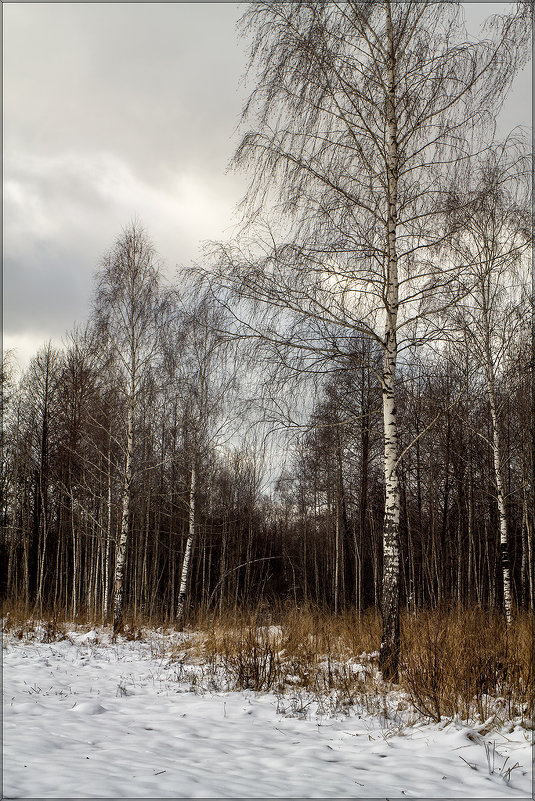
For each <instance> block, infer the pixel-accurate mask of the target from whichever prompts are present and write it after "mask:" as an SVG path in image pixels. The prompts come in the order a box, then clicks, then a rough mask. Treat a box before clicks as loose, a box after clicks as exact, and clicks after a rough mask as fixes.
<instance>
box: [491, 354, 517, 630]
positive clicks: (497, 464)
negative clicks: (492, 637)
mask: <svg viewBox="0 0 535 801" xmlns="http://www.w3.org/2000/svg"><path fill="white" fill-rule="evenodd" d="M487 387H488V394H489V403H490V416H491V420H492V452H493V457H494V480H495V482H496V497H497V501H498V519H499V523H500V553H501V566H502V576H503V606H504V611H505V619H506V621H507V625H508V626H509V625H510V624H511V622H512V619H513V603H512V597H511V571H510V567H509V536H508V526H507V514H506V508H505V492H504V486H503V478H502V475H503V474H502V458H501V448H500V432H499V429H498V415H497V412H496V396H495V392H494V376H493V373H492V367H491V365H490V364H489V365H488V369H487Z"/></svg>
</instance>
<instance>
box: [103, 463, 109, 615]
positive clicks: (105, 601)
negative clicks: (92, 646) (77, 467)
mask: <svg viewBox="0 0 535 801" xmlns="http://www.w3.org/2000/svg"><path fill="white" fill-rule="evenodd" d="M110 543H111V454H110V450H108V519H107V525H106V556H105V563H104V591H103V595H104V598H103V599H102V600H103V603H102V617H103V620H104V621H106V620H107V619H108V613H109V608H108V606H109V597H110Z"/></svg>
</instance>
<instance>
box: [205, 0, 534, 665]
mask: <svg viewBox="0 0 535 801" xmlns="http://www.w3.org/2000/svg"><path fill="white" fill-rule="evenodd" d="M523 14H524V9H523V8H522V7H520V6H519V7H518V9H517V11H516V12H514V13H512V14H511V15H509V16H502V17H495V18H493V21H492V25H491V30H490V31H489V38H487V39H485V40H482V41H472V42H470V41H468V37H467V34H466V31H465V29H464V25H463V16H462V5H461V4H459V3H456V2H449V3H436V2H406V3H394V2H360V3H359V2H322V1H321V0H315V1H314V2H299V3H297V2H257V3H253V4H251V6H250V8H249V10H248V11H247V12H246V14H245V16H244V18H243V26H244V29H245V31H246V32H247V33H248V34H250V35H251V36H252V50H251V72H253V73H255V83H256V86H255V88H254V90H253V92H252V94H251V96H250V99H249V102H248V104H247V106H246V108H245V111H244V123H245V122H249V123H252V126H253V127H252V130H250V131H248V132H247V133H246V134H245V135H244V137H243V139H242V142H241V144H240V146H239V148H238V150H237V153H236V156H235V160H234V164H235V165H236V166H237V167H240V168H245V167H250V168H251V180H250V185H249V189H248V192H247V195H246V198H245V199H244V203H243V213H244V226H243V230H242V231H241V233H240V235H239V236H238V238H237V241H235V242H233V243H231V244H227V245H221V246H219V248H216V250H215V252H216V254H217V265H218V266H217V268H216V269H215V270H213V269H212V270H211V271H210V272H209V273H208V276H207V280H208V281H209V282H210V283H211V285H212V287H213V288H214V292H216V293H217V294H219V296H220V297H221V295H222V294H224V293H225V292H227V293H230V294H231V295H234V296H238V297H239V298H240V303H239V305H238V308H237V310H236V316H237V317H238V318H239V319H240V321H241V322H242V324H243V332H244V336H249V337H253V338H257V339H259V340H260V341H261V342H262V343H263V346H264V347H266V348H267V349H269V350H270V352H271V356H272V357H273V358H278V359H282V360H283V361H285V363H289V362H291V361H292V359H293V366H295V368H296V369H298V368H300V369H303V368H304V369H314V368H315V367H316V366H317V365H318V364H319V363H322V364H325V363H326V362H329V360H335V361H336V360H337V359H339V358H341V357H342V358H347V355H348V352H347V351H348V343H349V342H350V340H351V338H352V337H354V336H355V334H359V335H366V336H370V337H372V338H373V339H374V340H375V341H376V342H377V343H378V344H379V345H380V347H381V348H382V352H383V364H382V367H381V369H380V370H379V371H378V379H379V382H380V385H381V388H382V395H383V422H384V482H385V508H384V524H383V593H382V614H383V637H382V643H381V651H380V665H381V669H382V671H383V675H384V676H385V677H386V678H389V679H393V680H395V679H396V678H397V673H398V661H399V520H400V491H399V480H398V467H399V459H400V453H399V448H398V429H397V418H396V370H397V364H398V359H399V356H400V354H401V353H402V352H403V350H405V349H406V348H408V347H412V346H413V345H417V344H421V343H422V342H424V341H426V339H428V338H429V337H432V336H435V335H438V331H437V329H436V328H435V325H436V324H435V315H436V312H437V310H438V308H440V303H441V289H442V288H443V286H444V285H445V284H448V283H449V282H450V281H451V277H452V276H451V271H450V269H449V268H448V266H445V265H444V264H442V263H440V262H439V261H438V260H436V259H433V256H432V250H431V249H430V248H431V246H432V245H434V244H436V242H437V241H439V240H440V238H441V236H442V233H441V232H440V230H439V228H438V219H439V217H438V212H439V210H441V209H442V208H443V202H444V193H443V186H444V183H445V182H446V178H447V176H448V173H449V172H450V169H451V165H452V164H453V163H454V162H455V161H457V160H458V159H460V158H464V159H466V158H468V156H469V155H470V152H471V148H472V147H473V145H474V143H475V142H476V141H477V135H478V134H481V132H482V131H483V129H484V124H485V122H486V121H488V120H489V119H492V117H493V114H495V113H496V111H497V109H498V108H499V105H500V102H501V99H502V97H503V93H504V90H505V89H506V88H507V86H508V85H509V82H510V80H511V78H512V75H513V74H514V71H515V68H516V67H517V66H518V65H519V64H520V63H522V60H523V59H526V58H527V57H529V55H528V50H527V39H528V33H529V31H528V26H527V24H526V20H525V18H524V16H523ZM424 301H425V303H424ZM224 302H228V301H227V300H226V301H224ZM248 304H249V307H250V310H251V313H250V315H249V316H247V314H248V312H247V306H248ZM259 309H261V310H262V313H261V316H259V315H258V314H257V315H256V316H255V314H254V312H257V311H258V310H259Z"/></svg>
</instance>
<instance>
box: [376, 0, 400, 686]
mask: <svg viewBox="0 0 535 801" xmlns="http://www.w3.org/2000/svg"><path fill="white" fill-rule="evenodd" d="M385 12H386V39H387V47H388V62H387V97H386V121H387V131H386V135H387V146H388V151H387V153H388V165H387V180H388V184H387V192H388V196H387V206H388V209H387V254H388V255H387V258H388V262H387V273H386V286H385V312H386V324H385V338H384V363H383V377H382V378H383V380H382V388H383V422H384V476H385V513H384V524H383V594H382V595H383V597H382V615H383V636H382V640H381V649H380V655H379V666H380V669H381V672H382V673H383V676H384V678H385V679H388V680H390V681H397V679H398V667H399V647H400V639H399V513H400V492H399V479H398V452H399V449H398V427H397V415H396V396H395V382H396V363H397V313H398V292H399V282H398V263H397V250H396V226H397V202H398V198H397V184H398V144H397V117H396V77H395V66H396V64H395V51H394V34H393V30H392V16H391V8H390V3H385Z"/></svg>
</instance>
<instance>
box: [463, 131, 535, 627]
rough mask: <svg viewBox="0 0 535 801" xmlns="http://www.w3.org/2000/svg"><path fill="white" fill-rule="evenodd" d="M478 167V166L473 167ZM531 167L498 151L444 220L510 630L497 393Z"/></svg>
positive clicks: (512, 320)
mask: <svg viewBox="0 0 535 801" xmlns="http://www.w3.org/2000/svg"><path fill="white" fill-rule="evenodd" d="M474 167H475V165H474ZM529 169H530V166H529V159H528V157H527V149H526V148H525V147H522V145H521V143H519V142H516V143H515V142H514V140H509V141H508V142H506V143H504V144H502V145H500V146H498V147H496V148H495V149H494V150H492V151H491V152H490V153H489V154H487V155H486V157H485V159H484V160H481V161H480V162H479V164H478V165H477V168H475V169H474V171H473V175H472V176H471V177H472V181H471V185H470V184H469V185H468V186H465V187H463V191H462V193H460V192H459V188H457V189H456V191H455V192H454V193H452V210H451V213H450V214H449V215H448V223H449V232H450V234H451V239H450V245H451V247H452V248H453V252H454V254H455V258H457V259H458V260H459V261H460V262H461V263H462V265H463V269H462V271H461V273H460V274H459V278H458V279H457V280H458V281H462V282H463V286H462V290H463V295H464V298H463V301H462V303H459V304H457V305H456V307H455V309H453V308H452V316H453V317H454V320H455V321H456V323H457V325H458V327H459V328H460V329H461V331H462V333H463V338H464V344H465V347H466V348H467V350H468V352H469V353H470V354H471V358H472V360H473V364H474V366H477V365H481V367H482V368H483V372H484V376H485V385H486V392H487V398H488V404H489V410H490V420H491V432H492V437H491V441H490V442H489V445H490V447H491V448H492V454H493V463H494V479H495V485H496V503H497V507H498V520H499V536H500V554H501V569H502V578H503V600H504V610H505V616H506V620H507V623H508V624H510V623H511V620H512V588H511V572H510V566H509V545H510V544H509V526H508V520H507V497H506V489H505V485H504V467H505V461H506V456H505V454H504V448H503V442H502V437H501V433H500V417H501V403H500V398H499V393H498V382H499V376H500V373H502V372H503V370H504V367H505V363H506V359H507V352H508V348H509V346H510V343H511V341H513V340H515V339H518V333H519V331H520V328H521V325H522V315H521V314H519V307H520V302H521V298H522V295H523V294H525V290H526V288H527V274H528V270H527V267H528V262H529V256H530V246H531V242H532V233H531V214H530V211H529V193H528V176H529Z"/></svg>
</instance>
